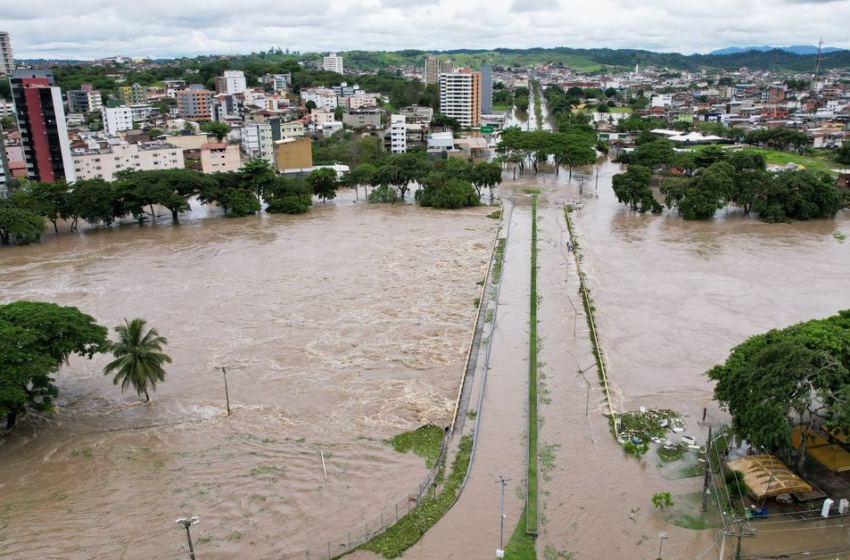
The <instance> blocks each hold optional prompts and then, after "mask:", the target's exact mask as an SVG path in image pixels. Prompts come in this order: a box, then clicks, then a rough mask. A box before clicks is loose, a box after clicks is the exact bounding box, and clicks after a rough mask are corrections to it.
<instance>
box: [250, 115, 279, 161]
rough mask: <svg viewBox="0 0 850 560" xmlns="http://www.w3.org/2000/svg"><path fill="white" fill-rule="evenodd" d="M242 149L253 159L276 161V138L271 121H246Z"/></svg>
mask: <svg viewBox="0 0 850 560" xmlns="http://www.w3.org/2000/svg"><path fill="white" fill-rule="evenodd" d="M242 151H244V152H245V154H246V155H247V156H248V157H249V158H251V159H262V160H265V161H267V162H269V163H274V140H273V139H272V125H271V124H269V123H253V122H252V123H245V126H244V127H242Z"/></svg>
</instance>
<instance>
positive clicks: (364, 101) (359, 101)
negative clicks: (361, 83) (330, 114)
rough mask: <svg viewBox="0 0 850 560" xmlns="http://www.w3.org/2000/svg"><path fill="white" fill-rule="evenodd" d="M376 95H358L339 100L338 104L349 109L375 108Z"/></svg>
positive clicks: (376, 104) (376, 102) (376, 103)
mask: <svg viewBox="0 0 850 560" xmlns="http://www.w3.org/2000/svg"><path fill="white" fill-rule="evenodd" d="M376 97H377V94H374V93H358V94H355V95H350V96H348V97H343V98H341V99H340V100H339V104H340V105H342V106H344V107H348V108H349V109H360V108H363V107H377V106H378V101H377V100H376Z"/></svg>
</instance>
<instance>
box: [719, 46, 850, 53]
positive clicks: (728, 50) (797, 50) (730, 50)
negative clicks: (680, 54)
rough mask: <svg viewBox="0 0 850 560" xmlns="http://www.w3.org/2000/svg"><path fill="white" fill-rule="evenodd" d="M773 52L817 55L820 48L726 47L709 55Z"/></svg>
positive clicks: (827, 49)
mask: <svg viewBox="0 0 850 560" xmlns="http://www.w3.org/2000/svg"><path fill="white" fill-rule="evenodd" d="M772 50H780V51H785V52H789V53H793V54H817V53H818V48H817V47H816V46H814V45H791V46H790V47H770V46H767V45H765V46H763V47H726V48H725V49H719V50H716V51H711V52H710V53H708V54H710V55H714V54H741V53H745V52H750V51H759V52H767V51H772ZM843 50H847V49H839V48H837V47H824V48H823V49H821V52H822V53H824V54H826V53H833V52H838V51H843Z"/></svg>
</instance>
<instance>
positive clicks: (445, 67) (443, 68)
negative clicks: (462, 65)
mask: <svg viewBox="0 0 850 560" xmlns="http://www.w3.org/2000/svg"><path fill="white" fill-rule="evenodd" d="M452 70H454V64H452V61H451V60H450V59H448V58H447V59H446V60H444V61H442V62H440V74H448V73H450V72H451V71H452Z"/></svg>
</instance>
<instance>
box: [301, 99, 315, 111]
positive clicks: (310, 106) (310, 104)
mask: <svg viewBox="0 0 850 560" xmlns="http://www.w3.org/2000/svg"><path fill="white" fill-rule="evenodd" d="M304 106H305V107H306V108H307V110H308V111H311V112H312V111H313V110H315V109H316V102H315V101H313V100H312V99H311V100H310V101H308V102H307V103H305V104H304Z"/></svg>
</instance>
